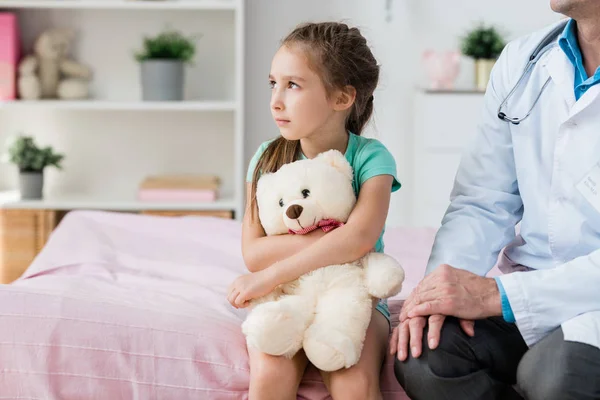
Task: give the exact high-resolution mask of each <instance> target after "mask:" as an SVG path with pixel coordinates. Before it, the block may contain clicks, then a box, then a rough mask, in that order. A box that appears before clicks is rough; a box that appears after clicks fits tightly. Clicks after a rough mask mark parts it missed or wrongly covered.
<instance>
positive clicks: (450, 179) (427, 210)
mask: <svg viewBox="0 0 600 400" xmlns="http://www.w3.org/2000/svg"><path fill="white" fill-rule="evenodd" d="M414 104H415V109H414V110H415V113H414V116H415V118H414V121H415V130H414V142H413V147H412V152H411V157H412V159H411V165H412V168H413V175H412V181H413V183H412V190H411V203H412V204H411V210H412V211H413V212H412V215H411V217H412V221H410V223H411V224H413V225H415V226H417V225H420V226H431V227H438V226H439V224H440V222H441V220H442V217H443V216H444V213H445V212H446V209H447V208H448V205H449V203H450V201H449V197H450V192H451V190H452V186H453V184H454V178H455V175H456V171H457V169H458V166H459V164H460V159H461V156H462V153H463V151H464V149H465V148H466V147H467V145H468V144H469V143H470V142H471V140H472V139H473V136H474V135H475V134H476V132H477V125H478V123H479V115H480V110H482V107H483V93H482V92H480V91H476V90H456V91H429V90H417V91H416V93H415V103H414ZM432 115H435V118H431V116H432ZM465 115H466V116H467V117H464V116H465Z"/></svg>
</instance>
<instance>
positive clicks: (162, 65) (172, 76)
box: [141, 60, 185, 101]
mask: <svg viewBox="0 0 600 400" xmlns="http://www.w3.org/2000/svg"><path fill="white" fill-rule="evenodd" d="M184 73H185V70H184V63H183V61H176V60H146V61H142V62H141V80H142V99H143V100H144V101H181V100H183V81H184Z"/></svg>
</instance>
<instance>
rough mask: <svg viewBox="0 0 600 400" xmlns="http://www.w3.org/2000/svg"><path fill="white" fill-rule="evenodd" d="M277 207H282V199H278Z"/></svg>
mask: <svg viewBox="0 0 600 400" xmlns="http://www.w3.org/2000/svg"><path fill="white" fill-rule="evenodd" d="M279 207H283V199H279Z"/></svg>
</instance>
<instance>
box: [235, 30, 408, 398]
mask: <svg viewBox="0 0 600 400" xmlns="http://www.w3.org/2000/svg"><path fill="white" fill-rule="evenodd" d="M378 79H379V66H378V65H377V61H376V60H375V58H374V57H373V54H372V53H371V51H370V49H369V47H368V45H367V43H366V40H365V38H364V37H363V36H362V35H361V34H360V32H359V30H358V29H356V28H349V27H348V26H347V25H345V24H340V23H318V24H306V25H302V26H299V27H298V28H296V29H295V30H294V31H292V32H291V33H290V34H289V35H288V36H287V37H286V38H285V39H284V40H283V42H282V45H281V47H280V48H279V50H278V51H277V53H276V54H275V56H274V58H273V61H272V65H271V73H270V75H269V80H270V86H271V113H272V115H273V119H274V120H275V122H276V124H277V125H278V126H279V130H280V133H281V137H279V138H277V139H275V140H272V141H269V142H266V143H263V144H262V145H261V146H260V148H259V149H258V151H257V152H256V154H255V156H254V157H253V159H252V161H251V163H250V167H249V169H248V177H247V182H248V183H247V193H248V195H247V208H246V213H245V216H244V222H243V238H242V251H243V256H244V260H245V262H246V265H247V267H248V270H249V271H250V272H251V274H248V275H245V276H241V277H239V278H238V279H236V280H235V281H234V282H233V283H232V285H231V287H230V290H229V295H228V300H229V302H230V303H231V304H232V305H233V306H234V307H246V306H247V305H248V301H249V300H251V299H254V298H257V297H259V296H262V295H265V294H267V293H269V292H270V291H271V290H273V288H275V287H276V286H277V285H278V284H281V283H284V282H289V281H292V280H294V279H296V278H298V277H299V276H300V275H303V274H305V273H307V272H309V271H312V270H315V269H317V268H320V267H323V266H326V265H330V264H342V263H346V262H351V261H355V260H357V259H358V258H360V257H362V256H363V255H365V254H366V253H367V252H369V251H372V250H373V249H375V251H383V242H382V236H383V232H384V225H385V220H386V217H387V212H388V207H389V201H390V195H391V193H392V192H393V191H395V190H397V189H398V188H399V187H400V184H399V183H398V181H397V180H396V177H395V175H396V164H395V161H394V159H393V157H392V156H391V154H390V153H389V152H388V151H387V149H386V148H385V147H384V146H383V145H382V144H381V143H380V142H379V141H377V140H374V139H366V138H363V137H361V136H360V134H361V131H362V129H363V127H364V126H365V124H366V123H367V121H368V120H369V118H370V116H371V113H372V111H373V92H374V91H375V88H376V86H377V83H378ZM330 149H337V150H339V151H341V152H342V153H343V154H345V156H346V159H347V160H348V161H349V162H350V164H351V165H352V167H353V169H354V175H355V177H354V183H353V184H354V191H355V193H356V194H357V196H358V200H357V203H356V206H355V208H354V210H353V212H352V214H351V215H350V218H349V220H348V222H347V224H346V225H344V226H342V227H339V228H337V229H334V230H333V231H331V232H329V233H327V234H326V235H325V234H324V233H323V231H322V230H320V229H318V230H315V231H313V232H312V233H310V234H308V235H281V236H273V237H267V236H265V233H264V231H263V229H262V227H261V225H260V222H259V220H258V208H257V205H256V198H255V194H256V183H257V180H258V178H259V177H260V174H261V173H266V172H274V171H276V170H278V169H279V168H280V167H281V166H282V165H283V164H285V163H289V162H292V161H294V160H297V159H300V158H304V157H306V158H313V157H315V156H316V155H317V154H319V153H321V152H324V151H326V150H330ZM374 307H375V308H376V310H377V312H374V313H373V316H372V320H371V323H370V325H369V328H368V330H367V335H366V339H365V343H364V348H363V351H362V355H361V358H360V360H359V362H358V363H357V364H356V365H354V366H353V367H351V368H348V369H343V370H340V371H336V372H331V373H323V372H322V375H323V379H324V381H325V384H326V386H327V388H328V390H329V392H330V393H331V395H332V397H333V398H334V399H345V400H349V399H361V400H368V399H380V398H381V392H380V390H379V374H380V370H381V366H382V363H383V359H384V357H385V353H386V348H387V340H388V335H389V331H390V326H389V311H388V309H387V304H386V303H385V302H375V303H374ZM248 351H249V355H250V370H251V379H250V399H251V400H254V399H260V400H265V399H277V400H284V399H296V392H297V390H298V386H299V383H300V380H301V378H302V375H303V373H304V370H305V368H306V366H307V363H308V360H307V358H306V356H305V354H304V352H302V351H300V352H299V353H298V354H297V355H296V356H295V357H294V358H293V359H287V358H284V357H275V356H270V355H266V354H263V353H260V352H258V351H257V350H255V349H252V348H249V349H248Z"/></svg>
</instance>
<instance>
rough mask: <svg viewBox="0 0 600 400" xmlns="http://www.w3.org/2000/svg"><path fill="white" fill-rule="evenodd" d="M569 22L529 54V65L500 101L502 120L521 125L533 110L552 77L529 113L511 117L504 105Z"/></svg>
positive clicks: (499, 108) (554, 31)
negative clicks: (504, 111)
mask: <svg viewBox="0 0 600 400" xmlns="http://www.w3.org/2000/svg"><path fill="white" fill-rule="evenodd" d="M568 22H569V21H568V20H566V21H562V22H561V23H560V24H558V25H557V26H556V27H555V28H554V29H552V31H550V33H548V34H547V35H546V36H545V37H544V38H543V39H542V40H541V41H540V43H539V44H538V45H537V46H536V48H535V49H534V50H533V52H532V53H531V55H530V56H529V61H527V65H525V69H524V70H523V73H522V74H521V77H520V78H519V80H518V81H517V83H516V84H515V86H513V88H512V90H511V91H510V92H509V93H508V95H506V97H505V98H504V100H503V101H502V103H500V106H499V107H498V118H500V119H501V120H504V121H506V122H510V123H512V124H515V125H519V123H521V122H522V121H523V120H525V119H526V118H527V117H529V114H531V111H532V110H533V108H534V107H535V105H536V103H537V102H538V100H539V99H540V97H541V96H542V93H543V92H544V89H546V86H548V83H550V77H548V79H546V82H545V83H544V86H542V89H541V90H540V92H539V93H538V95H537V97H536V98H535V101H534V102H533V104H532V105H531V107H530V108H529V111H527V114H525V116H524V117H521V118H519V117H509V116H508V115H506V114H505V113H503V112H502V107H503V106H504V105H505V104H506V102H507V101H508V99H509V98H510V96H512V94H513V93H514V92H515V90H517V87H519V85H520V84H521V81H523V79H525V76H527V74H528V73H529V71H531V70H532V69H533V67H534V66H535V64H536V63H537V62H538V60H539V59H540V57H541V56H542V55H543V54H544V53H546V51H548V50H549V49H550V48H551V46H548V45H549V44H551V43H552V42H554V41H555V40H556V38H557V37H558V36H559V35H560V34H561V33H562V32H563V31H564V29H565V26H566V25H567V23H568Z"/></svg>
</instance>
